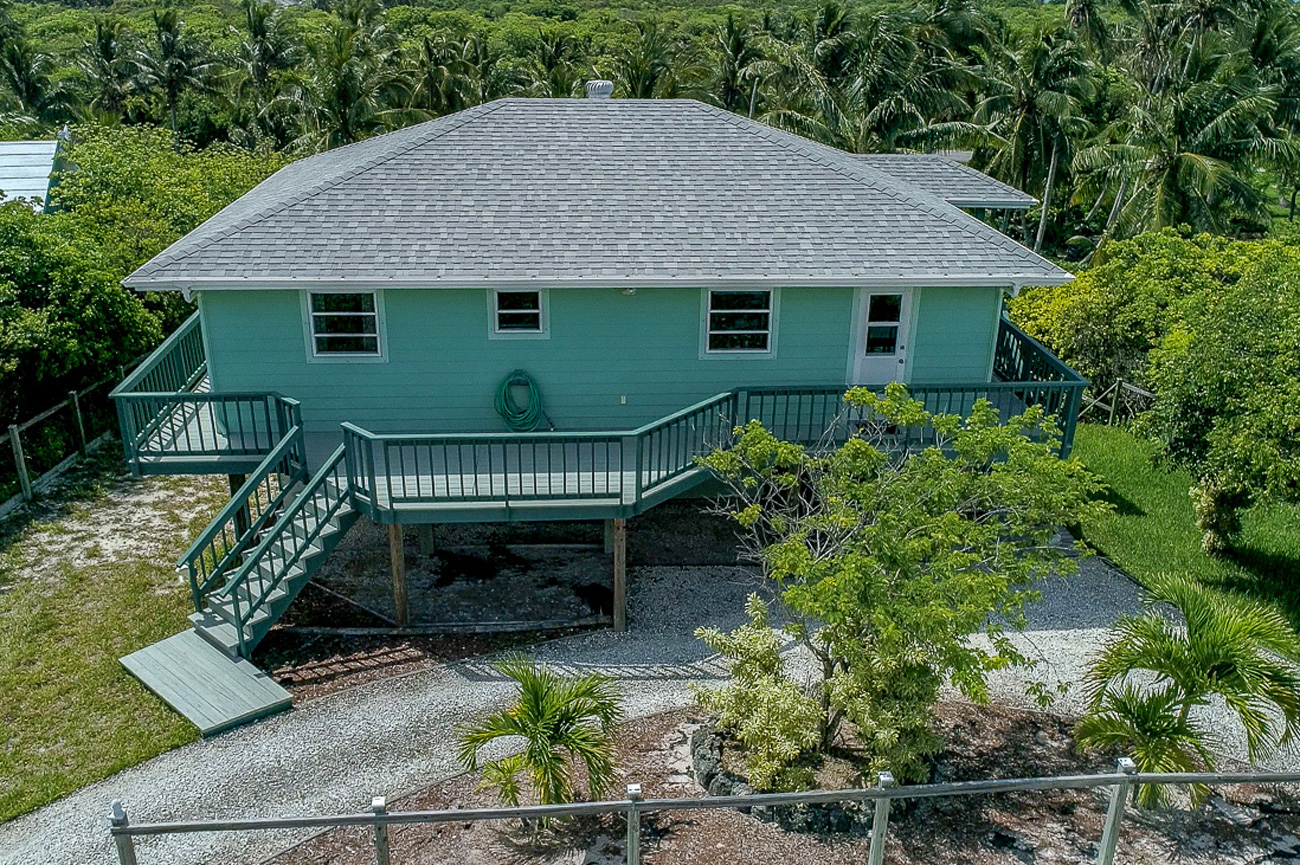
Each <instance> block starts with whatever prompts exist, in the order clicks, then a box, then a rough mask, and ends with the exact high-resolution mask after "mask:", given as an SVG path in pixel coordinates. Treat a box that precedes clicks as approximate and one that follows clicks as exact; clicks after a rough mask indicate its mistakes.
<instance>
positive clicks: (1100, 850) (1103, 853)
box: [1097, 758, 1137, 864]
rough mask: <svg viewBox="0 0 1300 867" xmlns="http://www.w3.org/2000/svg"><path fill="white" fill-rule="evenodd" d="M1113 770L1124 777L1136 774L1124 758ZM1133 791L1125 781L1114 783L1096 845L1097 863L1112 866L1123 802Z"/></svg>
mask: <svg viewBox="0 0 1300 867" xmlns="http://www.w3.org/2000/svg"><path fill="white" fill-rule="evenodd" d="M1115 770H1116V771H1117V772H1118V773H1121V774H1125V775H1130V776H1131V775H1133V774H1136V773H1137V767H1136V766H1134V764H1133V760H1132V759H1128V758H1124V759H1120V760H1119V761H1118V762H1116V763H1115ZM1132 789H1133V784H1132V783H1130V782H1128V781H1127V780H1125V781H1124V782H1121V783H1116V784H1115V788H1113V789H1111V790H1110V807H1109V808H1108V809H1107V810H1106V825H1105V826H1104V827H1103V828H1102V831H1101V842H1100V843H1098V844H1097V863H1098V864H1113V863H1114V862H1115V844H1116V843H1118V842H1119V823H1120V821H1121V820H1123V818H1124V802H1125V801H1127V800H1128V794H1129V792H1130V791H1132Z"/></svg>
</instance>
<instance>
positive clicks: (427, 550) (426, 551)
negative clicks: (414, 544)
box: [415, 524, 438, 557]
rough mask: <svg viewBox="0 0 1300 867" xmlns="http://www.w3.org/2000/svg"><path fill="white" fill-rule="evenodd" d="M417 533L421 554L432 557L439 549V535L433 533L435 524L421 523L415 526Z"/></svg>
mask: <svg viewBox="0 0 1300 867" xmlns="http://www.w3.org/2000/svg"><path fill="white" fill-rule="evenodd" d="M415 535H416V537H417V538H418V539H419V540H420V556H421V557H432V556H433V553H434V552H435V551H437V550H438V544H437V537H436V536H434V534H433V525H432V524H419V525H418V526H416V528H415Z"/></svg>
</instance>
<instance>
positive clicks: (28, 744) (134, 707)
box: [0, 446, 224, 821]
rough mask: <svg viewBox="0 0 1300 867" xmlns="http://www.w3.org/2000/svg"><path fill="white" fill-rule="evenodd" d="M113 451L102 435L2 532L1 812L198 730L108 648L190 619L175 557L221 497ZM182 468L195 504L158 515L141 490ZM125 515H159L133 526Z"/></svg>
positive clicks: (151, 637)
mask: <svg viewBox="0 0 1300 867" xmlns="http://www.w3.org/2000/svg"><path fill="white" fill-rule="evenodd" d="M120 463H121V461H120V455H117V454H116V452H115V450H114V449H113V448H112V447H111V446H110V447H108V448H105V449H101V450H100V451H99V453H98V455H97V456H96V457H92V459H91V460H89V461H88V462H87V464H86V466H84V467H82V468H80V469H79V470H78V471H77V474H76V478H75V480H74V483H73V484H72V485H71V486H70V487H69V488H68V489H65V490H64V491H62V492H61V493H59V494H57V495H55V496H53V497H51V498H50V499H48V500H45V501H44V502H41V503H39V504H38V507H37V509H36V510H35V514H34V515H28V516H26V517H24V518H18V519H13V520H11V521H10V522H9V524H8V525H7V526H6V528H5V534H4V536H3V538H0V697H2V698H3V713H0V745H2V746H3V749H2V750H0V821H4V820H7V819H10V818H12V817H14V816H17V815H19V814H21V813H24V812H27V811H29V810H32V809H34V808H36V807H39V806H41V805H43V804H46V803H49V802H50V801H53V800H55V799H56V798H59V797H61V796H63V795H65V794H68V793H69V792H72V791H74V790H75V789H78V788H80V787H82V786H84V785H87V784H88V783H92V782H95V781H96V780H100V779H103V778H104V777H107V776H109V775H110V774H113V773H114V772H116V771H118V770H121V769H122V768H126V767H129V766H131V765H134V764H137V763H139V762H141V761H143V760H145V759H147V758H150V757H152V756H155V755H157V754H159V753H161V752H164V751H166V750H169V749H171V748H173V747H176V746H179V745H180V744H183V743H186V742H188V741H192V740H195V739H196V738H197V737H198V730H197V729H195V728H194V727H193V726H192V725H190V724H189V723H188V722H187V721H186V720H185V719H184V718H183V717H181V716H180V715H179V714H176V713H175V712H173V711H172V710H171V709H169V708H168V707H167V706H166V705H165V704H163V703H162V701H161V700H159V699H158V698H157V697H156V696H154V695H153V694H152V693H150V692H149V691H147V690H146V689H145V688H144V687H143V686H142V685H141V684H140V683H139V682H138V681H136V680H135V679H134V678H133V677H131V675H129V674H128V673H127V672H126V670H125V669H124V668H122V666H121V665H120V664H119V663H118V661H117V660H118V657H120V656H123V655H124V654H126V653H129V652H131V651H133V650H137V649H139V648H141V647H144V646H145V645H147V644H151V643H153V642H155V641H158V640H160V639H162V638H166V637H167V636H168V635H171V634H173V633H175V632H178V631H180V630H181V629H182V628H184V627H185V626H186V620H185V618H186V615H187V613H188V612H189V610H190V604H189V591H188V588H186V587H183V586H182V585H181V584H180V582H179V581H178V580H177V577H176V573H175V571H174V565H173V564H174V563H175V560H176V557H177V556H179V554H180V553H181V552H182V551H183V549H184V547H185V545H187V544H188V541H189V540H190V539H192V538H193V537H194V536H195V535H196V534H197V533H198V531H199V530H201V529H202V527H203V525H204V524H206V522H207V520H208V516H210V515H211V514H212V512H213V511H215V508H216V507H217V506H218V505H219V504H220V502H221V501H222V500H223V499H224V498H223V497H221V496H220V494H221V490H220V486H219V485H215V484H214V485H208V484H207V483H206V482H204V483H198V484H197V488H196V483H195V482H194V481H193V480H175V479H165V480H163V479H154V480H136V479H130V478H129V477H125V476H123V475H122V474H121V471H120ZM179 481H188V483H189V484H190V486H191V488H190V490H188V491H186V492H185V493H184V494H183V495H184V496H188V497H190V498H191V502H192V503H193V506H194V508H192V509H190V510H188V512H187V514H189V515H190V516H191V517H189V518H186V519H179V518H176V519H174V520H175V521H176V523H175V524H174V526H170V527H167V523H169V522H168V519H167V518H166V517H160V516H163V515H164V513H165V510H166V509H167V508H168V506H166V505H164V503H165V500H164V502H163V503H157V502H151V498H150V496H148V495H149V494H152V495H153V497H152V499H153V500H157V499H159V495H160V494H161V495H164V496H165V495H166V494H169V493H171V492H172V487H173V485H174V484H175V483H176V482H179ZM176 493H177V494H180V492H179V491H177V492H176ZM133 518H139V519H140V520H141V521H142V522H143V521H144V520H145V519H146V518H147V519H148V520H150V521H154V522H158V521H161V522H163V523H162V524H159V525H155V524H152V523H151V524H149V525H147V526H146V525H144V524H143V523H142V524H141V525H140V526H138V527H137V528H136V530H135V532H134V533H132V532H130V530H129V529H128V528H130V527H131V526H132V519H133ZM160 527H163V528H165V532H164V531H163V530H160ZM113 535H117V536H118V537H120V538H116V539H114V538H111V537H112V536H113ZM124 540H125V541H126V542H128V543H129V544H122V543H123V541H124ZM173 549H174V550H173ZM114 552H115V553H114Z"/></svg>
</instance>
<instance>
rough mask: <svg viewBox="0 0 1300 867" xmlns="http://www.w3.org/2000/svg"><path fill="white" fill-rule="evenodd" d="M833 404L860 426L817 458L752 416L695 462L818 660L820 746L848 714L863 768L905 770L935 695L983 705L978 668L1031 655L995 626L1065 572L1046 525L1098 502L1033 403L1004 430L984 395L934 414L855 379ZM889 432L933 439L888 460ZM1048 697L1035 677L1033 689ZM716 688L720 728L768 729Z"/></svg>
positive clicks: (917, 759)
mask: <svg viewBox="0 0 1300 867" xmlns="http://www.w3.org/2000/svg"><path fill="white" fill-rule="evenodd" d="M846 400H847V403H848V405H849V406H850V407H852V408H853V410H854V411H855V412H860V413H863V414H865V416H866V417H868V418H870V419H871V421H870V423H868V424H866V425H864V427H863V428H862V430H861V431H860V432H859V433H858V434H856V435H855V436H853V437H851V438H850V439H849V440H848V441H847V442H846V443H844V444H843V445H842V446H840V447H838V448H836V449H834V450H832V451H829V452H811V451H809V450H806V449H804V448H803V447H801V446H799V445H796V444H793V443H788V442H783V441H781V440H779V439H777V438H776V437H775V436H773V435H772V433H771V432H769V431H767V430H766V429H764V428H763V426H762V425H761V424H760V423H758V422H756V421H754V422H750V423H749V424H747V425H745V426H743V427H740V428H737V430H736V434H737V439H736V442H735V444H734V445H733V446H731V447H730V448H727V449H724V450H720V451H717V452H714V453H713V454H711V455H709V456H708V457H706V458H702V459H701V463H702V464H703V465H705V466H707V467H709V468H710V469H711V470H712V471H713V472H714V473H715V474H716V475H717V477H718V478H719V479H721V480H722V482H723V483H725V485H726V486H727V488H728V491H729V501H728V508H729V510H730V511H731V514H732V515H733V516H734V517H735V519H736V521H737V522H738V523H739V524H740V526H741V527H742V528H743V530H744V531H745V538H746V539H747V543H748V547H749V554H750V556H751V557H752V558H753V560H754V561H755V562H757V563H758V564H759V565H760V567H761V568H762V570H763V574H764V576H765V577H766V578H767V579H768V580H770V581H772V582H773V583H774V584H775V585H776V587H777V588H778V589H779V591H780V593H779V598H780V600H781V601H782V603H783V604H784V606H785V608H786V609H787V612H786V613H787V614H788V617H787V618H786V620H787V623H788V625H787V626H786V627H785V629H786V631H787V632H788V633H790V634H791V635H792V636H793V637H794V638H795V639H797V640H799V641H801V642H802V643H803V644H804V645H805V646H806V647H807V648H808V650H809V651H810V652H811V653H812V654H813V656H814V657H815V658H816V659H817V661H818V662H819V664H820V676H819V678H818V679H817V680H816V681H815V682H814V684H813V686H812V689H813V692H812V700H813V701H814V702H815V703H816V706H817V707H818V709H819V713H818V722H817V729H818V740H819V741H820V743H821V744H822V745H823V746H825V745H829V744H830V743H831V742H832V740H833V739H834V738H835V735H836V732H837V731H838V729H839V727H840V724H841V723H842V722H844V721H846V720H847V721H849V722H851V723H852V726H853V730H854V732H855V734H856V736H857V737H858V739H859V740H860V742H861V746H862V748H863V749H864V750H865V751H866V753H867V763H868V765H869V766H870V767H869V768H868V770H870V771H877V770H890V771H892V772H893V773H894V775H895V776H896V777H899V778H900V779H906V780H916V779H921V778H923V777H924V776H925V774H926V770H927V768H926V763H925V757H926V755H927V754H928V753H931V752H933V751H934V750H935V749H936V748H937V746H938V743H939V742H938V739H937V738H936V736H935V735H934V733H933V732H932V731H931V729H930V722H931V720H932V718H933V706H934V703H935V701H937V699H938V696H939V691H940V689H941V688H942V687H943V685H944V684H945V683H948V684H951V685H953V686H955V687H957V688H958V689H959V690H961V691H962V692H963V693H964V694H965V695H967V696H969V697H970V698H971V699H973V700H975V701H987V699H988V684H987V676H988V674H989V672H992V671H995V670H998V669H1002V668H1005V667H1007V666H1012V665H1029V664H1030V663H1031V660H1030V659H1029V658H1027V657H1026V656H1025V655H1024V653H1022V652H1021V650H1020V649H1018V647H1017V646H1016V644H1015V643H1013V641H1012V640H1011V637H1010V635H1009V634H1008V633H1009V631H1014V630H1016V629H1019V628H1021V627H1022V626H1023V624H1024V611H1023V609H1024V605H1025V603H1026V602H1028V601H1030V600H1031V599H1033V598H1035V597H1036V596H1037V591H1036V590H1035V588H1034V584H1035V582H1036V580H1037V579H1040V578H1041V577H1043V576H1044V575H1046V574H1047V573H1049V572H1050V571H1053V570H1055V571H1057V572H1059V573H1067V574H1068V573H1069V572H1070V571H1071V570H1072V569H1074V568H1075V563H1074V560H1073V559H1072V558H1071V557H1070V556H1068V552H1067V551H1064V550H1062V549H1061V548H1059V547H1056V546H1054V545H1052V544H1051V538H1052V536H1053V534H1054V533H1055V532H1056V530H1057V528H1058V527H1060V526H1061V525H1062V524H1064V523H1068V522H1070V521H1072V520H1075V519H1077V518H1078V517H1079V516H1080V515H1085V514H1088V513H1090V511H1091V510H1096V509H1100V508H1102V506H1100V505H1099V504H1097V503H1096V502H1094V500H1093V497H1092V495H1093V493H1094V492H1095V491H1096V490H1097V483H1096V480H1095V479H1094V478H1093V477H1092V475H1091V474H1089V473H1088V471H1087V470H1085V469H1084V468H1083V466H1082V465H1080V464H1079V463H1078V462H1077V461H1073V460H1062V459H1061V458H1060V457H1059V455H1058V454H1057V451H1056V447H1057V445H1058V442H1057V438H1056V433H1057V432H1056V427H1055V425H1054V423H1053V421H1052V419H1051V418H1048V417H1045V416H1044V413H1043V411H1042V409H1041V408H1039V407H1032V408H1030V409H1028V410H1026V412H1025V413H1024V414H1023V415H1021V416H1018V417H1016V418H1013V419H1010V420H1008V421H1007V423H1006V424H1003V423H1001V422H1000V420H999V416H998V413H997V411H996V410H995V409H994V408H993V407H992V406H991V405H990V404H989V403H988V402H987V401H983V400H981V401H979V402H978V403H977V404H976V405H975V406H974V408H973V409H972V411H971V413H970V415H969V416H968V417H966V418H962V417H960V416H956V415H936V414H932V413H930V412H928V411H926V409H925V408H924V406H922V405H921V404H920V403H919V402H917V401H914V400H912V399H910V398H909V397H908V395H907V391H906V389H905V388H904V387H903V386H901V385H897V384H895V385H891V386H889V388H888V389H887V390H886V392H885V394H883V395H877V394H873V393H871V392H870V391H867V390H865V389H853V390H851V391H850V392H849V393H848V395H847V396H846ZM892 426H901V427H912V428H916V429H921V428H926V429H928V430H931V431H933V439H932V440H931V443H930V446H929V447H928V448H926V449H924V450H923V451H919V452H910V453H901V452H900V451H899V450H898V449H896V448H893V447H891V444H890V440H889V436H888V435H889V430H890V428H891V427H892ZM1036 432H1037V433H1042V434H1043V435H1044V438H1042V439H1039V438H1036V437H1035V436H1033V435H1032V434H1034V433H1036ZM753 613H754V612H752V611H751V616H752V614H753ZM751 628H753V629H754V630H759V631H761V629H762V628H764V627H763V626H762V621H761V620H760V621H758V622H756V623H751ZM975 633H983V634H984V638H985V639H986V641H985V642H976V641H974V640H973V639H972V637H971V636H972V634H975ZM711 637H713V636H711ZM715 640H716V638H715ZM747 640H749V641H750V642H751V646H755V645H757V646H760V647H762V650H763V652H762V654H758V657H759V658H760V659H761V660H762V661H763V665H754V666H752V668H753V669H754V670H755V671H756V672H757V674H756V675H755V676H754V677H753V678H752V679H753V680H754V681H757V682H762V680H761V678H760V677H759V676H758V675H763V674H765V675H766V676H767V677H769V678H772V677H773V672H774V671H775V663H774V662H773V660H772V656H771V652H772V651H771V649H770V648H771V644H770V642H768V643H767V644H766V645H762V644H761V642H758V641H757V640H755V639H747ZM733 667H735V666H734V665H733ZM769 688H770V689H772V690H784V694H786V695H790V692H789V689H788V687H783V686H780V684H779V683H773V684H772V685H771V686H770V687H769ZM1045 693H1046V688H1045V685H1041V684H1040V685H1039V689H1038V690H1036V695H1038V696H1040V697H1045ZM728 698H730V699H733V701H731V702H730V703H729V704H726V705H723V707H724V708H725V709H726V710H728V711H730V712H732V713H733V714H734V716H735V717H736V720H735V722H734V723H733V727H734V728H736V729H738V730H747V729H748V730H752V731H755V732H759V733H762V732H764V731H765V726H764V715H765V714H766V713H767V711H766V709H764V708H762V707H757V706H756V705H757V702H754V701H751V700H748V698H747V697H746V696H744V694H741V695H732V696H729V697H728ZM790 703H791V704H793V705H795V706H797V707H799V708H800V709H801V711H800V712H801V713H803V712H805V711H804V710H803V709H804V708H806V705H804V704H803V703H801V702H795V701H793V698H791V699H790ZM761 748H762V749H763V750H765V751H766V753H765V755H768V756H780V755H785V754H788V752H789V749H788V748H787V747H786V746H781V745H774V744H771V743H769V744H765V745H763V746H762V747H761Z"/></svg>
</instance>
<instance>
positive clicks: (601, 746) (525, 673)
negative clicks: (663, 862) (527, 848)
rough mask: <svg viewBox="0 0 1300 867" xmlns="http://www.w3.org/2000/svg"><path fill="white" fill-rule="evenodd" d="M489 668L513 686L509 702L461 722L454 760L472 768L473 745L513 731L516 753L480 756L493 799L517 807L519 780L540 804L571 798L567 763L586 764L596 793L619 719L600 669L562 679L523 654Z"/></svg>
mask: <svg viewBox="0 0 1300 867" xmlns="http://www.w3.org/2000/svg"><path fill="white" fill-rule="evenodd" d="M496 669H497V671H499V672H501V673H502V674H504V675H505V676H506V677H508V678H510V679H511V680H513V681H515V683H516V684H517V685H518V688H517V693H516V696H515V700H514V702H512V703H511V705H510V707H508V708H506V709H505V710H503V711H498V712H497V713H494V714H491V715H489V716H488V717H487V718H486V719H484V720H482V721H481V722H479V723H477V724H474V725H471V726H467V727H465V728H464V729H462V731H461V735H460V755H459V758H460V763H461V764H462V765H463V766H464V767H465V768H466V769H467V770H469V771H476V770H478V769H479V761H478V752H479V750H480V749H481V748H482V747H485V746H487V745H488V744H490V743H492V742H494V741H496V740H497V739H499V738H509V737H520V738H523V739H524V741H525V745H524V749H523V751H522V752H520V753H515V754H513V755H509V756H506V757H505V758H501V759H493V760H491V761H488V762H485V763H484V764H483V766H482V768H483V782H482V785H483V786H485V787H490V788H495V789H496V790H497V791H498V792H499V793H500V795H501V800H503V801H505V802H506V803H507V804H509V805H510V806H518V804H519V798H520V795H521V794H522V786H521V780H527V782H528V784H529V786H530V787H531V789H532V791H533V794H534V795H535V796H536V797H537V799H538V800H539V801H541V803H543V804H563V803H567V802H569V801H572V800H574V798H575V790H574V787H573V765H574V762H577V761H580V762H582V764H583V765H585V766H586V769H587V790H588V792H589V793H590V794H591V795H592V796H593V797H596V796H599V795H600V794H601V793H603V792H604V791H605V790H606V789H608V788H609V785H610V784H611V783H612V782H613V780H614V759H613V747H612V745H611V743H610V736H611V734H612V733H613V730H614V726H615V725H617V724H618V722H619V720H620V719H622V711H621V710H620V709H619V705H618V692H617V690H616V689H615V688H614V686H613V683H612V682H611V681H610V679H609V678H607V677H605V676H604V675H600V674H588V675H584V676H582V677H577V678H572V679H568V680H566V679H564V678H561V677H559V676H558V675H556V674H555V673H553V672H552V671H550V670H549V669H547V668H545V667H542V666H539V665H537V663H535V662H533V661H532V660H530V659H528V658H526V657H524V656H509V657H507V658H506V659H503V660H501V661H500V662H498V663H497V664H496Z"/></svg>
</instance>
